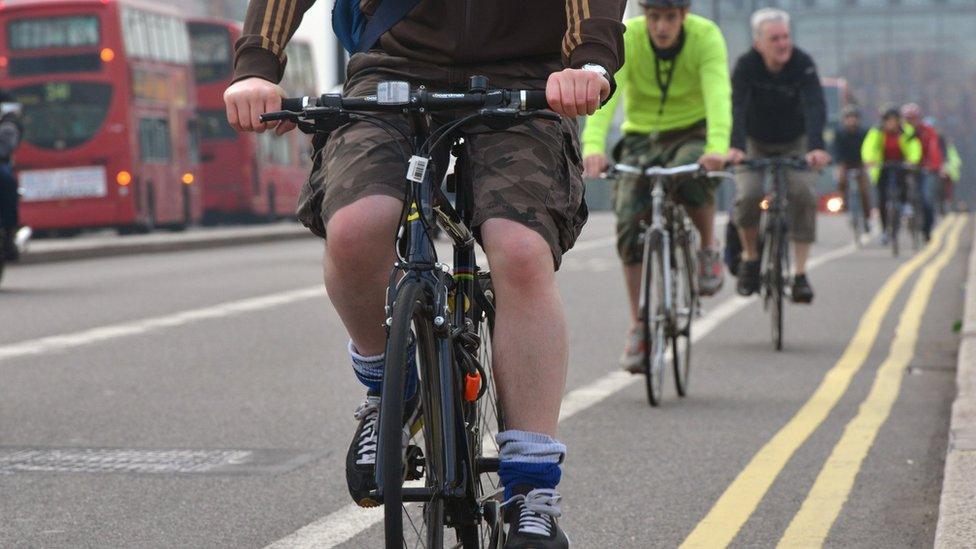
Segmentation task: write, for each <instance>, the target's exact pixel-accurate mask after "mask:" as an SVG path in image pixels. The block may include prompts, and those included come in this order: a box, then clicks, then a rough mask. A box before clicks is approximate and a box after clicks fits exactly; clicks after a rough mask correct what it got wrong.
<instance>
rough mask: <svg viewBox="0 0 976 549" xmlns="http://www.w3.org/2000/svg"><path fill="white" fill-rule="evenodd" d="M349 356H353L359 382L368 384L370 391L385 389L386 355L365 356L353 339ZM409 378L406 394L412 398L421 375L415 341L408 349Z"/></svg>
mask: <svg viewBox="0 0 976 549" xmlns="http://www.w3.org/2000/svg"><path fill="white" fill-rule="evenodd" d="M349 356H350V357H351V358H352V369H353V371H354V372H355V373H356V377H357V378H358V379H359V382H360V383H362V384H363V385H365V386H366V388H367V389H368V390H369V392H370V393H373V394H376V395H379V394H380V393H382V391H383V370H384V368H385V367H386V360H385V358H386V356H385V354H383V355H375V356H363V355H361V354H359V352H358V351H357V350H356V347H355V346H353V344H352V341H351V340H350V341H349ZM407 356H408V357H409V358H408V361H407V380H406V390H405V395H404V396H406V398H407V399H410V398H412V397H413V395H415V394H416V393H417V384H418V382H419V379H418V378H419V375H418V373H417V346H416V345H415V344H413V343H411V344H410V348H409V349H407Z"/></svg>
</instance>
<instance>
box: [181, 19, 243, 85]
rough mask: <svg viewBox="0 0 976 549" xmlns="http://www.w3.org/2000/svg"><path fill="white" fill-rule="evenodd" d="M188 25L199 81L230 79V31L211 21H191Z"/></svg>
mask: <svg viewBox="0 0 976 549" xmlns="http://www.w3.org/2000/svg"><path fill="white" fill-rule="evenodd" d="M187 27H188V30H189V32H190V52H191V55H192V58H193V73H194V77H195V78H196V81H197V83H200V84H203V83H207V82H216V81H219V80H225V79H229V78H230V76H231V71H232V70H233V64H232V62H231V44H230V31H228V30H227V29H226V28H224V27H221V26H220V25H212V24H209V23H190V24H189V25H187Z"/></svg>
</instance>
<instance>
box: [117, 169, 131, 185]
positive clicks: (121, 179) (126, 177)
mask: <svg viewBox="0 0 976 549" xmlns="http://www.w3.org/2000/svg"><path fill="white" fill-rule="evenodd" d="M115 181H116V182H117V183H118V184H119V185H121V186H123V187H125V186H126V185H128V184H129V183H132V174H131V173H129V172H127V171H125V170H122V171H121V172H119V173H118V174H117V175H116V176H115Z"/></svg>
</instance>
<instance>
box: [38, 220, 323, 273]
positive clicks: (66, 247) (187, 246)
mask: <svg viewBox="0 0 976 549" xmlns="http://www.w3.org/2000/svg"><path fill="white" fill-rule="evenodd" d="M309 236H310V233H309V232H308V230H307V229H305V228H304V227H302V226H301V225H300V224H298V223H296V222H293V221H282V222H278V223H273V224H270V225H253V226H228V227H205V228H204V227H194V228H191V229H189V230H186V231H182V232H171V231H156V232H153V233H149V234H141V235H126V236H120V235H118V234H117V233H116V232H115V231H113V230H106V231H99V232H93V233H87V234H82V235H80V236H76V237H70V238H50V239H35V240H33V241H31V242H30V243H29V246H28V248H27V251H26V252H25V253H23V254H21V257H20V262H21V263H23V264H31V263H47V262H51V261H66V260H75V259H90V258H96V257H111V256H118V255H129V254H143V253H161V252H174V251H180V250H200V249H205V248H214V247H224V246H240V245H245V244H258V243H262V242H276V241H280V240H290V239H293V238H303V237H309Z"/></svg>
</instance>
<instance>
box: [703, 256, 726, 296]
mask: <svg viewBox="0 0 976 549" xmlns="http://www.w3.org/2000/svg"><path fill="white" fill-rule="evenodd" d="M724 282H725V273H724V272H723V271H722V254H721V253H719V252H718V251H717V250H699V251H698V295H702V296H706V297H708V296H713V295H715V294H717V293H718V291H719V290H721V289H722V284H723V283H724Z"/></svg>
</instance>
